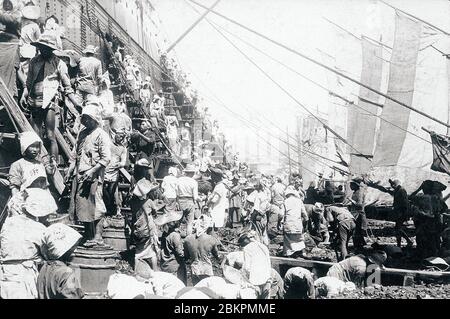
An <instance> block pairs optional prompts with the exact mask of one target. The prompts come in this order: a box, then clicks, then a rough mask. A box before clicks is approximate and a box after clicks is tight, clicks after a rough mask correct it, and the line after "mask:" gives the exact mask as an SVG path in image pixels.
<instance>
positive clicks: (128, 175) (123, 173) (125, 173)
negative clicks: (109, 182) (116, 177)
mask: <svg viewBox="0 0 450 319" xmlns="http://www.w3.org/2000/svg"><path fill="white" fill-rule="evenodd" d="M119 172H120V174H122V176H123V177H124V178H125V179H126V181H127V182H128V183H129V184H130V183H131V175H130V173H128V172H127V170H126V169H125V168H121V169H120V171H119Z"/></svg>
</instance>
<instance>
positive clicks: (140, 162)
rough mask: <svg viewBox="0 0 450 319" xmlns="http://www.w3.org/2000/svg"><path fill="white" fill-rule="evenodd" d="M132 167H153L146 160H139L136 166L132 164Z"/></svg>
mask: <svg viewBox="0 0 450 319" xmlns="http://www.w3.org/2000/svg"><path fill="white" fill-rule="evenodd" d="M134 166H140V167H148V168H152V167H153V166H152V164H150V162H149V161H148V159H146V158H141V159H140V160H139V161H137V162H136V164H134Z"/></svg>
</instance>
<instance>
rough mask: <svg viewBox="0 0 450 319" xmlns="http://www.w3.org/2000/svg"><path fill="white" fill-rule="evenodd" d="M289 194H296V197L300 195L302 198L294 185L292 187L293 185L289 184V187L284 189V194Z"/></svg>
mask: <svg viewBox="0 0 450 319" xmlns="http://www.w3.org/2000/svg"><path fill="white" fill-rule="evenodd" d="M289 195H293V196H295V197H298V198H300V194H299V193H298V191H297V190H296V189H295V188H294V187H292V186H289V187H288V188H286V190H285V191H284V196H286V197H287V196H289Z"/></svg>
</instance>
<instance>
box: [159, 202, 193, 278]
mask: <svg viewBox="0 0 450 319" xmlns="http://www.w3.org/2000/svg"><path fill="white" fill-rule="evenodd" d="M182 217H183V213H182V212H178V211H167V212H166V213H164V214H163V215H160V216H158V217H157V218H156V219H155V224H156V225H157V226H159V227H162V228H163V234H162V236H161V270H162V271H164V272H168V273H171V274H173V275H175V276H177V277H178V279H180V280H181V281H183V282H184V283H185V284H186V267H185V262H184V247H183V240H182V238H181V234H180V220H181V218H182Z"/></svg>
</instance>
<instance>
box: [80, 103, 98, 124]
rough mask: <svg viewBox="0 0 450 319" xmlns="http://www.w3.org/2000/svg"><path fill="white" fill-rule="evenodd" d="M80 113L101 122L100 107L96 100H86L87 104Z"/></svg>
mask: <svg viewBox="0 0 450 319" xmlns="http://www.w3.org/2000/svg"><path fill="white" fill-rule="evenodd" d="M81 115H87V116H89V117H90V118H92V119H93V120H94V121H96V122H97V123H98V124H100V123H101V122H102V116H101V114H100V107H99V106H98V103H97V102H88V104H87V105H86V106H85V107H84V108H83V112H82V113H81Z"/></svg>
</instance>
